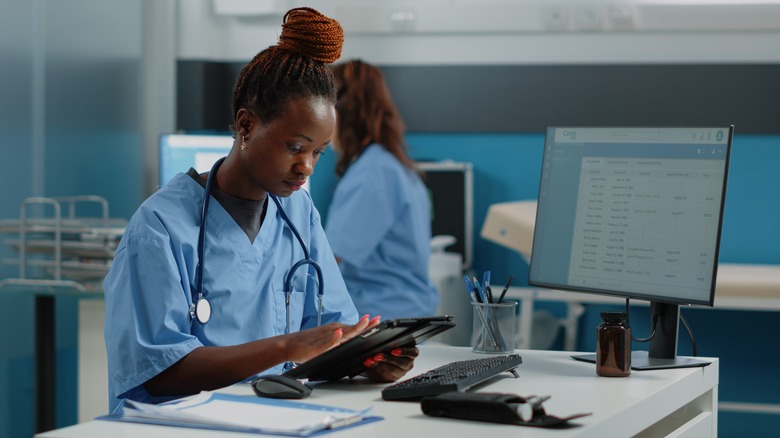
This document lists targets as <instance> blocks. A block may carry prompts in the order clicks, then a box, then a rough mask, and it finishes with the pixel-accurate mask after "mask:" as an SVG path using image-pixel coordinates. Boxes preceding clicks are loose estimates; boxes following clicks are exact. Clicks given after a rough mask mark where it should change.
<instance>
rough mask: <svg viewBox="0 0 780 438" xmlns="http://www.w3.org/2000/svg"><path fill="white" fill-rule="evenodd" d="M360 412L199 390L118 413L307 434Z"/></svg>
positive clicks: (358, 415) (356, 417)
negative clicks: (199, 391)
mask: <svg viewBox="0 0 780 438" xmlns="http://www.w3.org/2000/svg"><path fill="white" fill-rule="evenodd" d="M369 412H370V408H368V409H365V410H363V411H355V410H351V409H341V408H336V407H330V406H322V405H315V404H309V403H302V402H297V401H290V400H273V399H263V398H259V397H255V396H241V395H229V394H215V393H209V392H206V393H201V394H198V395H195V396H192V397H187V398H185V399H181V400H177V401H175V402H169V403H164V404H160V405H154V404H147V403H139V402H134V401H131V400H125V406H124V408H123V410H122V415H123V416H125V417H130V418H143V419H149V420H158V421H165V422H169V423H175V424H179V425H183V426H193V427H204V426H205V427H215V428H219V427H223V428H227V429H246V430H247V431H255V432H264V433H281V434H294V435H308V434H310V433H312V432H316V431H319V430H323V429H329V428H330V429H335V428H337V427H343V426H346V425H349V424H353V423H356V422H359V421H362V420H363V419H365V418H366V417H367V416H368V415H369Z"/></svg>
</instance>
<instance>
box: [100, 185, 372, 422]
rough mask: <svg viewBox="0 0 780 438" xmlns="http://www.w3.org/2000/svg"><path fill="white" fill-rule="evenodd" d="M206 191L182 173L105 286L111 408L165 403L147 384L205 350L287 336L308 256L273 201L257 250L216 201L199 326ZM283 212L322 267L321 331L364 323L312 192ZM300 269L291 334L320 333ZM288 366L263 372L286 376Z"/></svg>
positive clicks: (120, 255) (148, 213) (159, 198)
mask: <svg viewBox="0 0 780 438" xmlns="http://www.w3.org/2000/svg"><path fill="white" fill-rule="evenodd" d="M203 193H204V189H203V187H201V186H200V185H199V184H198V183H197V182H196V181H195V180H193V179H192V177H190V176H189V175H186V174H183V173H180V174H178V175H176V176H175V177H174V178H173V179H172V180H171V182H169V183H168V184H167V185H165V186H164V187H163V188H162V189H160V190H159V191H157V192H156V193H154V194H153V195H152V196H151V197H149V198H148V199H147V200H146V201H145V202H144V203H143V204H142V205H141V207H140V208H139V209H138V211H137V212H136V213H135V214H134V215H133V217H132V218H131V219H130V222H129V224H128V226H127V230H126V231H125V234H124V236H123V238H122V241H121V243H120V244H119V247H118V249H117V252H116V256H115V258H114V261H113V264H112V266H111V270H110V271H109V273H108V275H107V276H106V279H105V294H106V324H105V339H106V347H107V353H108V375H109V405H110V409H111V411H112V412H113V411H114V409H115V408H116V407H117V406H118V404H119V402H120V399H122V398H130V399H133V400H138V401H143V402H152V403H155V402H160V401H163V400H167V399H162V398H155V397H152V396H151V395H149V394H148V393H147V392H146V391H145V390H144V388H143V383H145V382H146V381H147V380H149V379H150V378H152V377H154V376H156V375H157V374H159V373H160V372H161V371H163V370H165V369H166V368H168V367H169V366H171V365H172V364H174V363H175V362H177V361H178V360H180V359H181V358H183V357H184V356H186V355H187V354H188V353H189V352H191V351H192V350H194V349H195V348H197V347H200V346H204V345H205V346H229V345H237V344H242V343H246V342H250V341H254V340H257V339H263V338H268V337H271V336H276V335H281V334H284V332H285V327H286V324H285V322H286V309H285V304H284V303H285V297H284V295H285V294H284V278H285V276H286V274H287V272H288V271H289V270H290V268H291V267H292V266H293V264H295V263H296V262H297V261H299V260H301V259H303V258H304V255H303V249H302V248H301V245H300V244H299V243H298V241H297V240H296V239H295V237H294V236H293V234H292V232H291V231H290V229H289V227H287V225H286V224H285V222H284V220H283V219H282V217H281V214H280V213H279V211H278V209H277V207H276V205H275V203H273V202H271V201H270V200H269V201H268V206H267V213H266V217H265V221H264V222H263V225H262V227H261V228H260V232H259V234H258V235H257V237H256V238H255V241H254V243H252V242H250V241H249V239H248V238H247V235H246V233H245V232H244V231H243V230H242V229H241V228H240V227H239V226H238V224H236V222H235V221H234V220H233V218H232V217H231V216H230V215H229V214H228V212H227V211H226V210H225V209H224V208H223V207H222V205H220V203H219V202H217V201H216V200H215V199H213V197H212V199H211V201H210V202H209V211H208V218H207V226H206V245H205V255H204V258H205V263H204V266H203V288H204V290H205V291H206V292H207V295H206V296H207V298H208V301H209V303H210V304H211V308H212V315H211V319H210V320H209V322H208V323H207V324H205V325H202V324H200V323H198V322H193V321H192V319H191V318H190V314H189V308H190V304H191V302H192V290H193V289H195V268H196V266H197V262H198V260H197V244H198V232H199V225H200V208H201V205H202V200H203ZM280 201H281V204H282V206H283V208H284V210H285V212H286V213H287V215H288V216H289V218H290V220H291V221H292V223H293V224H294V225H295V226H296V228H297V229H298V232H299V233H300V234H301V237H302V238H303V241H304V242H306V245H307V246H308V249H309V252H310V255H311V258H312V259H314V260H316V261H317V262H318V263H319V265H320V266H321V268H322V274H323V279H324V283H325V292H324V295H323V311H322V323H323V324H326V323H329V322H332V321H340V322H343V323H347V324H354V323H356V322H357V320H358V315H357V312H356V310H355V306H354V305H353V303H352V301H351V299H350V297H349V294H348V293H347V290H346V286H345V285H344V281H343V279H342V278H341V274H340V272H339V268H338V266H337V265H336V261H335V258H334V256H333V252H332V251H331V248H330V246H329V245H328V241H327V239H326V237H325V233H324V231H323V229H322V226H321V223H320V215H319V213H318V212H317V210H316V208H315V207H314V205H313V204H312V201H311V197H310V196H309V194H308V192H306V191H299V192H296V193H293V195H292V196H290V197H289V198H281V199H280ZM310 273H311V274H312V275H311V276H309V275H307V273H306V268H300V269H299V270H298V271H297V274H296V275H295V280H294V281H293V287H292V288H293V293H292V300H291V306H290V317H291V322H290V327H291V329H290V330H291V331H297V330H300V329H305V328H310V327H314V326H316V325H317V304H318V300H317V287H316V281H314V280H313V278H316V277H315V276H314V271H313V269H312V270H310ZM282 366H283V364H280V365H279V366H277V367H275V368H273V369H271V370H268V371H266V372H281V367H282Z"/></svg>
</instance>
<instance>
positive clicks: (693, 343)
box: [626, 298, 698, 357]
mask: <svg viewBox="0 0 780 438" xmlns="http://www.w3.org/2000/svg"><path fill="white" fill-rule="evenodd" d="M628 301H629V300H628V298H626V321H628V325H629V327H630V326H631V321H630V319H628V316H629V315H630V312H629V305H628ZM680 321H682V323H683V325H684V326H685V331H687V332H688V338H689V339H690V340H691V352H692V354H691V356H693V357H696V356H698V354H697V351H696V337H695V336H693V330H691V326H690V325H689V324H688V320H687V319H685V316H684V315H683V314H682V312H680ZM657 325H658V315H653V329H652V331H651V333H650V336H648V337H646V338H637V337H635V336H634V335H633V330H632V334H631V340H632V341H636V342H649V341H650V340H651V339H653V336H655V330H656V326H657Z"/></svg>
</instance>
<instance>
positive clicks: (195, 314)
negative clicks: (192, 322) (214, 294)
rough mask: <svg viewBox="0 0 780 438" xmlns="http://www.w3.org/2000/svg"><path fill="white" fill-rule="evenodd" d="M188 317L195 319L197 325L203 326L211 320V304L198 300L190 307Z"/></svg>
mask: <svg viewBox="0 0 780 438" xmlns="http://www.w3.org/2000/svg"><path fill="white" fill-rule="evenodd" d="M190 316H191V317H192V318H193V319H197V320H198V322H199V323H201V324H205V323H207V322H209V319H211V304H209V300H207V299H205V298H201V299H199V300H198V301H197V302H195V303H192V304H191V305H190Z"/></svg>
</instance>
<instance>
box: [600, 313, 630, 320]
mask: <svg viewBox="0 0 780 438" xmlns="http://www.w3.org/2000/svg"><path fill="white" fill-rule="evenodd" d="M601 319H603V320H605V321H626V320H628V313H626V312H601Z"/></svg>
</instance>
